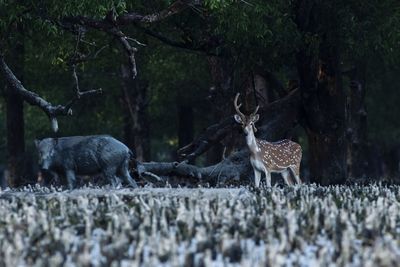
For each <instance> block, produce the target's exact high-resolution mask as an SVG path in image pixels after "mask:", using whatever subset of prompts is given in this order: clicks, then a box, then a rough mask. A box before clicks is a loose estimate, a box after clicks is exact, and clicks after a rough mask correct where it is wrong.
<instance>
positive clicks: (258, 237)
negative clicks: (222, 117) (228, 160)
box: [0, 185, 400, 266]
mask: <svg viewBox="0 0 400 267" xmlns="http://www.w3.org/2000/svg"><path fill="white" fill-rule="evenodd" d="M399 200H400V187H399V186H390V187H384V186H379V185H371V186H351V187H349V186H336V187H318V186H314V185H304V186H296V187H274V188H272V189H261V190H254V189H249V188H236V189H233V188H231V189H230V188H225V189H206V188H199V189H168V188H166V189H152V188H139V189H134V190H133V189H120V190H116V189H109V188H108V189H107V188H102V189H96V188H84V189H80V190H73V191H64V192H59V191H58V190H56V189H54V188H53V189H47V188H41V187H33V188H26V189H25V190H21V191H0V266H397V264H398V262H399V259H400V202H399Z"/></svg>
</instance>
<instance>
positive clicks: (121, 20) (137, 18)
mask: <svg viewBox="0 0 400 267" xmlns="http://www.w3.org/2000/svg"><path fill="white" fill-rule="evenodd" d="M190 2H192V1H182V0H178V1H175V2H173V3H172V4H171V5H170V6H169V7H168V8H166V9H164V10H161V11H159V12H156V13H153V14H148V15H141V14H138V13H135V12H130V13H126V14H121V15H119V16H118V17H117V18H116V19H115V22H116V24H117V25H120V26H122V25H127V24H132V23H133V22H135V23H154V22H158V21H160V20H163V19H165V18H167V17H170V16H172V15H175V14H177V13H179V12H181V11H183V10H184V9H186V8H187V7H189V5H190Z"/></svg>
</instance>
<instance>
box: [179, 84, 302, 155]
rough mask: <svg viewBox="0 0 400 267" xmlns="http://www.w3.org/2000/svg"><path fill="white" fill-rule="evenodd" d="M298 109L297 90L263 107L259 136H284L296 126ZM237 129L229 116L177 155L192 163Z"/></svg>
mask: <svg viewBox="0 0 400 267" xmlns="http://www.w3.org/2000/svg"><path fill="white" fill-rule="evenodd" d="M299 109H300V93H299V90H298V89H297V90H294V91H292V92H290V93H289V94H288V95H287V96H285V97H283V98H281V99H279V100H277V101H274V102H272V103H270V104H269V105H267V106H265V107H264V108H262V109H261V110H260V111H259V113H260V114H261V118H262V121H261V127H259V128H260V134H259V135H260V136H261V137H262V138H265V139H268V140H272V141H274V140H275V139H278V138H281V137H282V136H283V135H286V134H287V132H288V131H289V130H291V129H292V128H293V127H294V126H295V125H296V124H297V120H298V117H299V112H300V111H299ZM239 128H240V127H239V125H238V124H237V123H236V122H235V121H234V119H233V117H232V116H229V117H227V118H225V119H223V120H222V121H221V122H220V123H217V124H214V125H212V126H210V127H208V128H207V129H206V130H205V131H204V132H203V133H202V134H201V135H200V136H199V137H198V138H197V139H195V140H194V141H193V142H192V143H190V144H188V145H187V146H185V147H183V148H181V149H179V150H178V155H179V156H180V157H181V159H182V160H183V161H186V162H188V161H192V160H194V159H195V158H197V157H198V156H200V155H202V154H204V153H205V152H206V151H208V150H209V149H210V148H211V147H212V146H214V145H215V144H217V143H218V142H220V141H221V140H222V139H223V138H225V137H226V136H227V135H228V134H229V133H231V132H232V131H234V130H235V129H239Z"/></svg>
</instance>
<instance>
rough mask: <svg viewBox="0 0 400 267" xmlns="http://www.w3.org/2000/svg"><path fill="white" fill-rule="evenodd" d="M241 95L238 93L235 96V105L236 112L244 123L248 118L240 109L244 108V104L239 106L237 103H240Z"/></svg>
mask: <svg viewBox="0 0 400 267" xmlns="http://www.w3.org/2000/svg"><path fill="white" fill-rule="evenodd" d="M239 95H240V93H237V94H236V96H235V101H234V102H233V105H234V106H235V110H236V112H237V114H238V115H239V116H240V117H241V118H242V119H243V121H244V119H245V118H246V116H245V115H244V114H243V113H242V112H241V111H240V107H241V106H242V104H239V105H238V103H237V101H238V99H239Z"/></svg>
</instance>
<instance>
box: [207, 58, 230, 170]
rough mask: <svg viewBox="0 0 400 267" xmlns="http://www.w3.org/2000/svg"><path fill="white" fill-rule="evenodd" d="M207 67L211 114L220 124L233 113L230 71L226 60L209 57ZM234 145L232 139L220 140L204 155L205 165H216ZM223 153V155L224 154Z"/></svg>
mask: <svg viewBox="0 0 400 267" xmlns="http://www.w3.org/2000/svg"><path fill="white" fill-rule="evenodd" d="M207 59H208V65H209V67H210V74H211V79H212V82H213V84H212V86H211V88H210V96H209V100H210V102H211V103H212V111H213V112H212V113H213V117H214V118H215V121H217V122H220V121H221V120H222V119H223V118H225V117H227V116H229V115H231V114H232V113H233V108H232V102H231V101H229V99H232V91H231V90H230V89H231V88H232V70H231V64H230V62H229V59H228V58H225V57H216V56H209V57H208V58H207ZM234 144H235V141H234V137H233V136H230V138H229V137H228V138H225V139H224V140H220V142H219V143H216V144H214V145H213V147H212V148H211V149H210V150H209V151H208V152H207V154H206V161H207V162H206V163H207V165H211V164H216V163H218V162H220V161H221V159H222V158H223V157H224V156H225V154H226V152H227V151H228V153H229V152H230V151H232V150H233V146H234ZM224 151H225V153H224Z"/></svg>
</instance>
